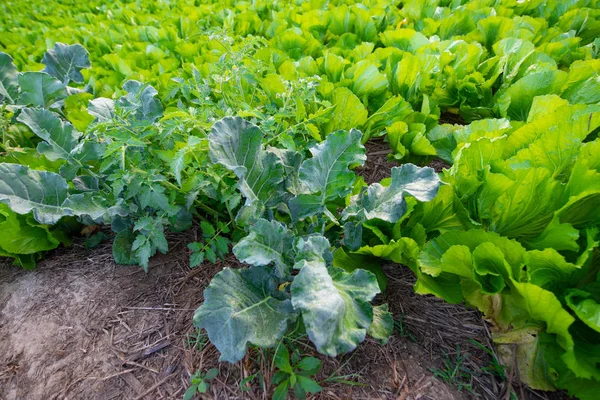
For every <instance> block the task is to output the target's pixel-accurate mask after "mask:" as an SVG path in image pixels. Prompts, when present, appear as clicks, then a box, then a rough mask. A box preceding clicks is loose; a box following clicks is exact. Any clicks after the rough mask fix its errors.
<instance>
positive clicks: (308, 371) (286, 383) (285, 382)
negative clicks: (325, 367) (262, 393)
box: [272, 343, 321, 400]
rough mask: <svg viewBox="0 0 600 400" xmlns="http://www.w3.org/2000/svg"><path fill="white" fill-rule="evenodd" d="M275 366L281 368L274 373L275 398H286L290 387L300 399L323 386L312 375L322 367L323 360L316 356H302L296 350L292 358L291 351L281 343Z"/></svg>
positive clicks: (280, 399)
mask: <svg viewBox="0 0 600 400" xmlns="http://www.w3.org/2000/svg"><path fill="white" fill-rule="evenodd" d="M275 366H276V367H277V368H278V369H279V371H277V372H276V373H275V375H273V380H272V381H273V384H274V385H277V387H276V388H275V392H274V393H273V400H285V399H287V397H288V391H289V389H293V390H294V393H295V394H296V396H297V397H298V398H299V399H305V398H306V394H307V393H313V394H314V393H318V392H320V391H321V386H320V385H319V384H318V383H317V382H316V381H315V380H313V379H311V378H310V377H311V376H314V375H316V374H317V373H318V372H319V370H320V369H321V360H319V359H317V358H314V357H304V358H302V357H301V356H300V354H299V352H297V351H294V352H293V353H292V358H291V360H290V352H289V351H288V349H287V347H285V345H283V343H281V344H280V345H279V347H278V349H277V353H276V354H275Z"/></svg>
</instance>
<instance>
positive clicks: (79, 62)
mask: <svg viewBox="0 0 600 400" xmlns="http://www.w3.org/2000/svg"><path fill="white" fill-rule="evenodd" d="M42 64H44V65H45V66H46V68H44V72H46V73H48V74H50V75H52V76H53V77H55V78H57V79H58V80H60V81H61V82H63V83H64V84H65V85H67V84H68V83H69V81H73V82H76V83H83V75H82V74H81V70H82V69H84V68H89V67H91V64H90V59H89V53H88V51H87V50H86V49H85V48H84V47H83V46H82V45H80V44H74V45H68V44H64V43H60V42H58V43H56V44H55V45H54V49H51V50H48V51H46V53H45V54H44V58H42Z"/></svg>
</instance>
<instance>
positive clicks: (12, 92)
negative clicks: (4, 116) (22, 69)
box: [0, 53, 19, 104]
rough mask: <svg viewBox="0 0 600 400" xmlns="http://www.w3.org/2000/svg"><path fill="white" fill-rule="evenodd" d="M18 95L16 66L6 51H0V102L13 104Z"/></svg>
mask: <svg viewBox="0 0 600 400" xmlns="http://www.w3.org/2000/svg"><path fill="white" fill-rule="evenodd" d="M18 95H19V82H18V72H17V67H15V64H13V59H12V57H11V56H9V55H8V54H6V53H0V102H1V103H7V104H15V103H16V102H17V97H18Z"/></svg>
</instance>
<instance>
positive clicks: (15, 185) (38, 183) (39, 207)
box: [0, 163, 73, 225]
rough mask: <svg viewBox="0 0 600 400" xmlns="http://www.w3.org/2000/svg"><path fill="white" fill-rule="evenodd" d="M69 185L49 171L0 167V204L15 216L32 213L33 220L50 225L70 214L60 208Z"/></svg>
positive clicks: (11, 166)
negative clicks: (8, 207)
mask: <svg viewBox="0 0 600 400" xmlns="http://www.w3.org/2000/svg"><path fill="white" fill-rule="evenodd" d="M68 187H69V185H68V184H67V182H66V181H65V180H64V178H62V177H61V176H60V175H58V174H55V173H53V172H46V171H35V170H30V169H29V168H27V167H25V166H23V165H18V164H5V163H3V164H0V202H2V203H6V204H8V205H9V206H10V208H11V209H12V210H13V211H14V212H16V213H18V214H27V213H29V212H31V211H33V216H34V217H35V219H36V221H38V222H39V223H41V224H50V225H51V224H54V223H56V222H58V220H59V219H60V218H62V217H64V216H67V215H73V211H71V210H69V209H66V208H64V207H63V206H62V204H63V202H64V201H65V199H66V198H67V189H68Z"/></svg>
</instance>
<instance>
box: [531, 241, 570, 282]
mask: <svg viewBox="0 0 600 400" xmlns="http://www.w3.org/2000/svg"><path fill="white" fill-rule="evenodd" d="M525 264H526V265H527V278H528V280H529V282H530V283H533V284H535V285H538V286H540V287H542V288H545V289H548V290H552V288H553V287H555V286H556V285H558V286H562V284H563V283H564V282H568V281H569V278H570V277H571V276H572V275H573V273H575V272H576V271H577V269H578V267H577V266H576V265H575V264H571V263H570V262H567V261H566V260H565V258H564V257H563V256H562V255H560V253H558V252H557V251H556V250H555V249H552V248H550V249H544V250H542V251H540V250H532V251H528V252H527V254H526V255H525Z"/></svg>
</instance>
